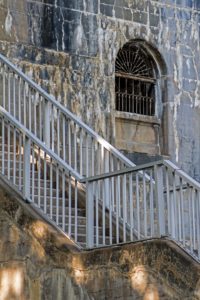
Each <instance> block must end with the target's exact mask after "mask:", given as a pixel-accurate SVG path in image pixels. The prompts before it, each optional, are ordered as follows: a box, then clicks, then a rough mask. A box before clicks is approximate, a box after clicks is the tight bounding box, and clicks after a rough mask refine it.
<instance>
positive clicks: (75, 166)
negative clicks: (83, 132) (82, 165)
mask: <svg viewBox="0 0 200 300" xmlns="http://www.w3.org/2000/svg"><path fill="white" fill-rule="evenodd" d="M76 143H77V134H76V123H74V170H75V171H77V144H76Z"/></svg>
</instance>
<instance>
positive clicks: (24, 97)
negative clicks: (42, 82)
mask: <svg viewBox="0 0 200 300" xmlns="http://www.w3.org/2000/svg"><path fill="white" fill-rule="evenodd" d="M26 87H27V84H26V82H25V81H24V82H23V89H24V90H23V105H24V115H23V124H24V126H25V127H26Z"/></svg>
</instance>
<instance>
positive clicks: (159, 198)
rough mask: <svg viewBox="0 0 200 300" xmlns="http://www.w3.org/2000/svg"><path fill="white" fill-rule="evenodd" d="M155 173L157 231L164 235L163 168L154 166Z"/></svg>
mask: <svg viewBox="0 0 200 300" xmlns="http://www.w3.org/2000/svg"><path fill="white" fill-rule="evenodd" d="M154 174H155V197H156V203H157V208H158V233H159V235H160V236H161V235H165V208H164V193H163V170H162V166H158V165H155V166H154Z"/></svg>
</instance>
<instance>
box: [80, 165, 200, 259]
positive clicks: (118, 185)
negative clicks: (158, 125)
mask: <svg viewBox="0 0 200 300" xmlns="http://www.w3.org/2000/svg"><path fill="white" fill-rule="evenodd" d="M147 174H148V178H147ZM83 180H86V185H87V205H88V206H89V207H88V208H87V209H88V211H90V215H91V216H92V217H91V219H90V223H89V224H88V227H87V239H88V240H87V245H88V247H91V248H92V247H94V246H98V245H99V240H98V239H99V235H98V231H99V230H98V227H99V224H100V223H101V224H102V230H103V244H104V245H106V244H110V245H112V244H115V243H120V242H129V241H135V240H140V239H146V238H152V237H157V238H159V237H161V236H168V237H170V238H171V239H173V240H175V241H176V242H177V243H178V244H179V245H181V246H182V247H183V248H184V249H186V250H187V251H188V252H189V253H190V254H191V255H192V256H194V257H195V258H196V259H198V260H200V184H199V183H198V182H197V181H195V180H193V179H192V178H191V177H190V176H188V175H187V174H186V173H185V172H183V171H182V170H180V169H179V168H178V167H177V166H175V165H174V164H173V163H171V162H170V161H167V160H164V161H158V162H154V163H149V164H145V165H140V166H137V167H133V168H129V169H125V170H120V171H116V172H112V173H107V174H104V175H98V176H94V177H90V178H86V179H83ZM100 208H101V209H100ZM94 220H96V221H95V222H94ZM92 222H93V223H92ZM106 232H108V234H109V241H108V240H106Z"/></svg>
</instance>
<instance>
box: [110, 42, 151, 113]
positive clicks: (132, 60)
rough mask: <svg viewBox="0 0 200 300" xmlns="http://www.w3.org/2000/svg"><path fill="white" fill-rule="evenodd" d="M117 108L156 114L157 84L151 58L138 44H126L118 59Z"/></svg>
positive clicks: (116, 79)
mask: <svg viewBox="0 0 200 300" xmlns="http://www.w3.org/2000/svg"><path fill="white" fill-rule="evenodd" d="M115 67H116V77H115V94H116V110H118V111H125V112H130V113H136V114H141V115H148V116H153V115H155V84H156V80H155V78H154V70H153V65H152V60H151V58H150V57H149V56H148V55H147V53H145V51H144V49H142V48H141V47H138V46H136V45H131V44H128V45H125V46H124V47H123V48H122V49H121V50H120V51H119V53H118V56H117V59H116V66H115Z"/></svg>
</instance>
